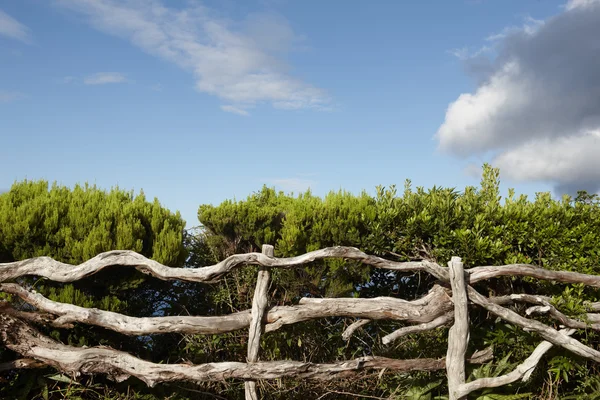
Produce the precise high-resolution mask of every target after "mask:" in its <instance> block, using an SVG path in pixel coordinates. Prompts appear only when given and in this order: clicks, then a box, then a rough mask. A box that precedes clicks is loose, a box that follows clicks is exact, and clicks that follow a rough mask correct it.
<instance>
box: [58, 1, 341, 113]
mask: <svg viewBox="0 0 600 400" xmlns="http://www.w3.org/2000/svg"><path fill="white" fill-rule="evenodd" d="M58 4H60V5H62V6H64V7H67V8H69V9H72V10H74V11H76V12H78V13H80V14H82V15H84V16H86V17H87V18H88V20H89V21H90V23H91V24H92V25H93V26H94V27H95V28H97V29H99V30H101V31H103V32H107V33H109V34H112V35H116V36H119V37H122V38H125V39H127V40H129V41H131V43H133V44H134V45H135V46H138V47H139V48H141V49H142V50H143V51H145V52H147V53H149V54H152V55H155V56H158V57H160V58H162V59H165V60H167V61H169V62H173V63H175V64H177V65H178V66H180V67H181V68H184V69H185V70H188V71H190V72H191V73H192V74H193V75H194V77H195V79H196V88H197V89H198V90H199V91H201V92H204V93H208V94H211V95H215V96H217V97H219V98H221V99H223V100H224V101H226V102H227V103H229V104H230V105H233V106H234V107H236V108H238V109H241V110H243V109H246V108H248V107H251V106H253V105H255V104H257V103H262V102H266V103H270V104H272V105H273V106H274V107H278V108H284V109H299V108H314V109H322V108H326V107H327V106H328V103H329V98H328V96H327V95H326V93H325V92H324V91H323V90H322V89H319V88H316V87H314V86H311V85H309V84H307V83H304V82H302V81H301V80H299V79H295V78H293V77H292V76H290V75H289V74H288V67H287V65H286V64H285V62H284V61H283V59H284V56H285V54H286V53H287V52H288V51H290V50H292V49H293V46H294V45H295V43H296V42H297V41H298V40H299V38H298V37H297V36H296V35H295V34H294V32H293V31H292V29H291V27H290V25H289V23H288V22H287V21H286V20H285V19H284V18H283V17H281V16H278V15H275V14H252V15H249V16H247V17H246V19H245V20H243V21H238V22H235V21H231V20H227V19H225V18H221V17H218V16H215V13H214V12H213V11H212V10H210V9H208V8H206V7H203V6H201V5H199V4H198V3H196V2H189V3H188V4H190V5H189V6H188V7H186V8H178V9H175V8H168V7H166V6H164V5H163V4H162V3H161V2H160V1H158V0H120V1H116V0H58Z"/></svg>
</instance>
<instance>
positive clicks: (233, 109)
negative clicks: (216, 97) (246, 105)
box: [221, 104, 250, 117]
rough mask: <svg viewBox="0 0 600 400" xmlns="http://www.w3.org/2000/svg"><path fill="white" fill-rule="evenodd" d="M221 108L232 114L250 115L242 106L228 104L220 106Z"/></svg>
mask: <svg viewBox="0 0 600 400" xmlns="http://www.w3.org/2000/svg"><path fill="white" fill-rule="evenodd" d="M221 110H223V111H225V112H230V113H233V114H238V115H243V116H244V117H247V116H249V115H250V113H249V112H248V111H246V110H244V109H243V108H239V107H236V106H232V105H230V104H227V105H223V106H221Z"/></svg>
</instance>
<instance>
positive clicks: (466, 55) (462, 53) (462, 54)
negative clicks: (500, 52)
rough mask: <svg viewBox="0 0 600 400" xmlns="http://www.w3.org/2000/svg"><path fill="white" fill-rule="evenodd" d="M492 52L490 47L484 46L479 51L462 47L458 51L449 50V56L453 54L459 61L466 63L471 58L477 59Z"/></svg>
mask: <svg viewBox="0 0 600 400" xmlns="http://www.w3.org/2000/svg"><path fill="white" fill-rule="evenodd" d="M491 51H492V48H491V47H489V46H482V47H480V48H479V49H477V50H471V49H470V48H469V47H460V48H457V49H452V50H448V54H452V55H453V56H454V57H456V58H458V59H459V60H462V61H466V60H468V59H471V58H476V57H479V56H481V55H484V54H486V53H489V52H491Z"/></svg>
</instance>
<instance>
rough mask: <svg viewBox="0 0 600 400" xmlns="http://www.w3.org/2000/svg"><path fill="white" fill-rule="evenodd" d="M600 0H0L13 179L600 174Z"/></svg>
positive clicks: (351, 180)
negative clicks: (485, 169) (486, 169)
mask: <svg viewBox="0 0 600 400" xmlns="http://www.w3.org/2000/svg"><path fill="white" fill-rule="evenodd" d="M598 37H600V1H598V0H570V1H568V2H566V1H554V0H479V1H477V0H448V1H433V0H424V1H375V2H373V1H358V0H357V1H351V2H349V1H341V0H330V1H325V2H323V1H298V0H296V1H293V0H254V1H252V0H248V1H246V0H244V1H242V0H239V1H232V0H223V1H182V0H181V1H180V0H171V1H166V0H163V1H159V0H122V1H116V0H114V1H113V0H48V1H41V0H0V139H1V142H0V143H1V146H0V149H1V150H0V154H1V156H0V188H2V189H8V188H9V187H10V185H11V184H12V183H13V182H14V181H18V180H22V179H25V178H27V179H42V178H43V179H46V180H49V181H58V182H59V183H61V184H65V185H69V186H72V185H74V184H75V183H83V182H90V183H95V184H97V185H99V186H100V187H103V188H110V187H112V186H115V185H118V186H119V187H121V188H124V189H134V190H135V191H138V190H140V189H143V190H144V192H145V193H146V195H147V196H149V197H158V199H159V200H160V201H161V203H163V204H164V205H165V206H167V207H168V208H170V209H172V210H179V211H181V213H182V214H183V216H184V218H185V219H186V220H187V222H188V226H192V225H195V224H196V223H197V219H196V211H197V208H198V205H199V204H204V203H213V204H218V203H219V202H221V201H223V200H225V199H229V198H233V197H235V198H238V199H242V198H245V197H246V196H247V195H249V194H250V193H252V192H254V191H257V190H259V189H260V188H261V186H262V185H263V184H267V185H269V186H275V187H277V188H279V189H281V190H284V191H287V192H289V191H294V192H296V193H297V192H298V191H302V190H305V189H306V188H307V187H311V189H312V190H313V192H314V193H316V194H318V195H323V194H326V193H327V192H328V191H330V190H338V189H346V190H349V191H352V192H360V191H361V190H363V189H365V190H367V191H369V192H371V193H372V192H374V188H375V186H377V185H385V186H388V185H391V184H397V185H399V186H402V184H403V182H404V180H405V179H407V178H410V179H411V180H412V181H413V184H414V185H415V186H425V187H431V186H433V185H442V186H452V187H458V188H463V187H464V186H466V185H474V184H477V183H478V181H479V176H478V168H479V167H480V166H481V165H482V164H483V163H484V162H491V163H492V164H493V165H496V166H499V167H500V168H501V177H502V180H503V187H505V188H506V187H514V188H516V189H517V192H518V193H525V194H529V195H531V194H533V193H535V192H537V191H550V190H553V191H554V192H555V193H556V194H560V193H561V192H573V190H575V189H578V188H579V189H587V190H592V191H597V190H598V189H599V187H600V184H599V183H600V172H599V171H600V161H599V160H600V143H599V140H600V139H598V138H599V137H600V129H599V128H600V107H598V106H600V89H599V88H600V72H599V71H600V56H599V55H600V46H598V42H597V38H598Z"/></svg>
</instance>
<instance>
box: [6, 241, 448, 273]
mask: <svg viewBox="0 0 600 400" xmlns="http://www.w3.org/2000/svg"><path fill="white" fill-rule="evenodd" d="M330 258H345V259H348V260H354V261H360V262H362V263H363V264H365V265H370V266H372V267H375V268H382V269H389V270H393V271H403V272H416V271H425V272H428V273H430V274H432V275H433V276H435V277H436V278H438V279H440V280H448V273H447V271H446V270H445V268H442V267H441V266H440V265H438V264H436V263H433V262H430V261H410V262H396V261H390V260H386V259H384V258H381V257H377V256H371V255H368V254H366V253H363V252H362V251H360V250H358V249H357V248H354V247H341V246H338V247H327V248H324V249H321V250H315V251H311V252H310V253H306V254H303V255H301V256H297V257H290V258H277V257H270V256H267V255H265V254H262V253H246V254H234V255H232V256H229V257H227V258H226V259H225V260H223V261H221V262H220V263H218V264H215V265H211V266H207V267H202V268H172V267H167V266H165V265H162V264H160V263H158V262H156V261H154V260H150V259H148V258H146V257H144V256H143V255H141V254H138V253H136V252H133V251H129V250H113V251H107V252H105V253H101V254H99V255H97V256H96V257H94V258H92V259H90V260H88V261H86V262H84V263H82V264H79V265H71V264H65V263H62V262H59V261H56V260H53V259H52V258H50V257H37V258H30V259H27V260H23V261H15V262H11V263H5V264H0V282H6V281H7V280H11V279H15V278H18V277H21V276H25V275H36V276H43V277H45V278H48V279H51V280H53V281H56V282H73V281H77V280H79V279H82V278H85V277H87V276H90V275H93V274H95V273H97V272H99V271H101V270H102V269H104V268H106V267H109V266H115V265H118V266H122V267H134V268H136V269H137V270H138V271H140V272H143V273H145V274H148V275H152V276H154V277H156V278H159V279H163V280H176V279H177V280H182V281H189V282H214V281H217V280H219V279H220V278H221V277H222V276H223V275H225V274H227V273H228V272H230V271H231V270H233V269H235V268H237V267H240V266H243V265H259V266H262V267H270V268H275V267H277V268H296V267H299V266H302V265H304V264H307V263H310V262H313V261H317V260H324V259H330Z"/></svg>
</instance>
